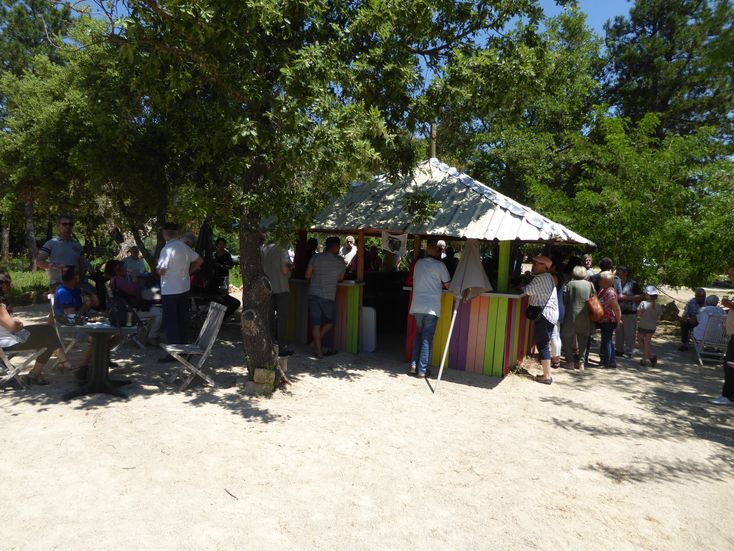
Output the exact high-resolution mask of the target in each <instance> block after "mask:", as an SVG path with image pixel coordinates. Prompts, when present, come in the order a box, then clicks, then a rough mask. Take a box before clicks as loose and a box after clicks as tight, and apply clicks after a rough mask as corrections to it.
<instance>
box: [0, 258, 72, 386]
mask: <svg viewBox="0 0 734 551" xmlns="http://www.w3.org/2000/svg"><path fill="white" fill-rule="evenodd" d="M11 285H12V280H11V279H10V274H9V273H8V272H6V271H5V270H3V269H0V348H2V349H3V350H5V351H6V352H16V351H23V350H38V349H40V348H45V349H46V350H45V351H44V352H43V354H41V355H40V356H39V357H38V358H37V359H36V363H35V364H34V365H33V369H31V371H30V372H29V373H28V375H26V376H25V377H24V379H25V382H26V383H28V384H36V385H47V384H48V381H47V380H46V377H44V376H43V368H44V367H45V366H46V362H48V360H49V358H50V357H51V355H52V354H53V353H54V351H56V357H57V358H58V359H59V367H61V368H63V369H70V368H71V363H69V360H68V359H67V358H66V355H65V354H64V349H63V348H62V346H61V343H60V342H59V337H58V335H57V334H56V330H55V329H54V328H53V326H51V325H48V324H47V323H43V324H39V325H29V326H27V327H24V326H23V322H22V321H20V320H19V319H17V318H15V317H13V311H12V309H11V308H10V306H9V304H8V301H9V299H10V287H11Z"/></svg>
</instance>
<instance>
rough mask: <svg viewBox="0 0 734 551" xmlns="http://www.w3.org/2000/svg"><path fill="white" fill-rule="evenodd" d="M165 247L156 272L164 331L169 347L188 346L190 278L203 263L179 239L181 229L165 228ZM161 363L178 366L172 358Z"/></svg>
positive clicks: (167, 225)
mask: <svg viewBox="0 0 734 551" xmlns="http://www.w3.org/2000/svg"><path fill="white" fill-rule="evenodd" d="M163 239H165V240H166V245H165V246H164V247H163V249H162V250H161V255H160V257H159V258H158V266H157V267H156V272H157V273H158V275H159V276H160V277H161V295H162V303H163V327H164V329H165V332H166V341H167V342H168V344H188V342H189V333H190V332H191V297H190V294H189V291H190V290H191V280H190V276H191V274H192V273H193V272H195V271H196V270H198V269H199V268H200V267H201V265H202V264H203V263H204V261H203V260H202V258H201V257H200V256H199V255H198V253H197V252H196V251H194V250H193V249H192V248H191V247H189V246H188V245H186V243H184V242H183V241H181V240H179V239H178V226H177V225H175V224H171V223H166V224H164V225H163ZM158 361H159V362H160V363H167V362H175V361H176V359H175V358H174V357H173V356H171V355H170V354H166V355H165V356H163V357H162V358H159V359H158Z"/></svg>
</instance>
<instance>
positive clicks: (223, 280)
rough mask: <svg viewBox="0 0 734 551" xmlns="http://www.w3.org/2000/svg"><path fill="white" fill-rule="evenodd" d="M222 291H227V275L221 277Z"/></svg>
mask: <svg viewBox="0 0 734 551" xmlns="http://www.w3.org/2000/svg"><path fill="white" fill-rule="evenodd" d="M222 291H226V292H229V276H224V278H223V279H222Z"/></svg>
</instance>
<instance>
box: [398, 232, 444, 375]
mask: <svg viewBox="0 0 734 551" xmlns="http://www.w3.org/2000/svg"><path fill="white" fill-rule="evenodd" d="M440 254H441V252H440V250H439V248H438V246H437V245H429V246H428V247H427V249H426V256H425V258H421V259H420V260H419V261H418V262H416V263H415V268H414V269H413V300H412V301H411V303H410V313H411V314H412V315H413V317H414V318H415V341H413V356H412V358H411V360H410V370H409V371H408V373H409V374H410V375H416V376H417V377H421V378H425V377H426V375H427V372H428V360H429V358H430V356H431V348H432V346H433V335H434V333H435V332H436V323H437V322H438V316H439V315H440V313H441V292H442V291H443V290H444V289H445V288H446V287H447V286H448V284H449V281H451V276H449V271H448V270H447V269H446V265H445V264H444V263H443V262H441V261H440V260H439V259H438V256H439V255H440Z"/></svg>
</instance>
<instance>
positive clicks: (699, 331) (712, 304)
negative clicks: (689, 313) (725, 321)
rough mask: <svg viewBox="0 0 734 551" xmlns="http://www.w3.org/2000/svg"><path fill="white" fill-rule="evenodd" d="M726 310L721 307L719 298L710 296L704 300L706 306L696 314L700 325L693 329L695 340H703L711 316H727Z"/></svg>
mask: <svg viewBox="0 0 734 551" xmlns="http://www.w3.org/2000/svg"><path fill="white" fill-rule="evenodd" d="M725 315H726V310H724V309H723V308H722V307H721V306H719V297H717V296H716V295H709V296H707V297H706V298H705V300H704V306H703V307H702V308H701V309H700V310H699V311H698V314H696V319H697V320H698V323H697V324H696V326H695V327H694V328H693V339H694V340H696V341H700V340H703V336H704V334H705V332H706V324H707V323H708V321H709V318H710V317H711V316H725Z"/></svg>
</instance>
